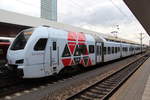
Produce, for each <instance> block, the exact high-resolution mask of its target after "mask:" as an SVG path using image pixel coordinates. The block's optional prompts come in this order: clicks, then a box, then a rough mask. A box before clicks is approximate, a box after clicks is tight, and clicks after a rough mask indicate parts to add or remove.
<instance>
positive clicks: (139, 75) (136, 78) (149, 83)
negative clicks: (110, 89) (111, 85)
mask: <svg viewBox="0 0 150 100" xmlns="http://www.w3.org/2000/svg"><path fill="white" fill-rule="evenodd" d="M110 100H150V58H149V59H147V60H146V62H145V63H144V64H143V65H142V66H141V67H140V68H139V69H138V70H137V71H136V72H135V73H134V74H133V75H132V76H131V77H130V78H129V79H128V80H127V81H126V82H125V84H124V85H123V86H121V87H120V88H119V89H118V91H117V92H116V93H115V94H114V95H113V96H112V97H111V98H110Z"/></svg>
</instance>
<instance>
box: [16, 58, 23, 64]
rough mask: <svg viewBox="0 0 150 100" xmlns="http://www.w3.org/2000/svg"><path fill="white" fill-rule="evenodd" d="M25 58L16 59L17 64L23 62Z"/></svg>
mask: <svg viewBox="0 0 150 100" xmlns="http://www.w3.org/2000/svg"><path fill="white" fill-rule="evenodd" d="M23 62H24V59H20V60H16V64H23Z"/></svg>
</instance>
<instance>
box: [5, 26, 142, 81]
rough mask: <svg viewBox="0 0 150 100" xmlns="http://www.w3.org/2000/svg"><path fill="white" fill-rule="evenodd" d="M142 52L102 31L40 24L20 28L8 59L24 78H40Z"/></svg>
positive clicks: (131, 44)
mask: <svg viewBox="0 0 150 100" xmlns="http://www.w3.org/2000/svg"><path fill="white" fill-rule="evenodd" d="M140 52H141V49H140V45H138V44H134V43H129V42H125V41H118V40H116V41H115V40H110V39H107V38H104V37H102V36H101V35H100V34H94V35H93V34H90V33H83V32H70V31H64V30H61V29H55V28H51V27H43V26H40V27H37V28H31V29H26V30H23V31H22V32H20V33H19V34H18V35H17V37H16V39H15V40H14V41H13V43H12V44H11V46H10V47H9V49H8V53H7V59H8V64H9V66H10V67H12V68H15V69H16V70H17V72H18V73H20V74H21V75H22V77H23V78H40V77H46V76H50V75H53V74H59V73H60V72H61V71H62V70H64V69H65V68H69V67H70V68H71V67H75V66H76V65H82V66H83V67H88V66H92V65H96V64H97V63H103V62H108V61H111V60H115V59H119V58H122V57H126V56H130V55H134V54H137V53H140ZM76 67H77V66H76Z"/></svg>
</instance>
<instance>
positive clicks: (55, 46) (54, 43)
mask: <svg viewBox="0 0 150 100" xmlns="http://www.w3.org/2000/svg"><path fill="white" fill-rule="evenodd" d="M56 49H57V43H56V41H54V42H53V51H56Z"/></svg>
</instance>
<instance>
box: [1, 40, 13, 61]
mask: <svg viewBox="0 0 150 100" xmlns="http://www.w3.org/2000/svg"><path fill="white" fill-rule="evenodd" d="M12 41H13V38H8V37H0V64H5V63H6V54H7V49H8V47H9V45H10V44H11V42H12Z"/></svg>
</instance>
